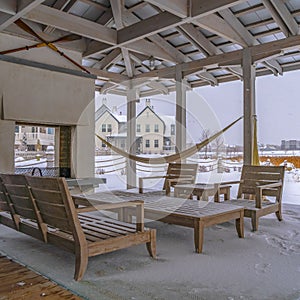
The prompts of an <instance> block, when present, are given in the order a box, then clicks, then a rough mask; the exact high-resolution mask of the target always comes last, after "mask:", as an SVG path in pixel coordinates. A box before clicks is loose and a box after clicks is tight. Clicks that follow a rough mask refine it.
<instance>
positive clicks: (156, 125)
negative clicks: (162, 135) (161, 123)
mask: <svg viewBox="0 0 300 300" xmlns="http://www.w3.org/2000/svg"><path fill="white" fill-rule="evenodd" d="M154 132H159V127H158V124H155V125H154Z"/></svg>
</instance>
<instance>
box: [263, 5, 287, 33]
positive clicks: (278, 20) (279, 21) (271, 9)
mask: <svg viewBox="0 0 300 300" xmlns="http://www.w3.org/2000/svg"><path fill="white" fill-rule="evenodd" d="M261 1H262V3H263V4H264V6H265V7H266V8H267V9H268V10H269V12H270V14H271V16H272V18H273V19H274V21H275V22H276V24H277V25H278V27H279V28H280V30H281V31H282V32H283V34H284V35H285V36H286V37H288V36H289V30H288V28H287V26H286V24H285V23H284V22H283V20H282V19H281V17H280V15H279V14H278V12H277V10H276V9H275V7H274V6H273V5H272V3H271V2H270V1H269V0H261Z"/></svg>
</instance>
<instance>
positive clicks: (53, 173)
mask: <svg viewBox="0 0 300 300" xmlns="http://www.w3.org/2000/svg"><path fill="white" fill-rule="evenodd" d="M15 174H26V175H37V176H45V177H59V176H60V168H59V167H49V168H47V167H46V168H38V167H29V168H27V167H26V168H15Z"/></svg>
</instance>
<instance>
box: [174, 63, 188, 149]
mask: <svg viewBox="0 0 300 300" xmlns="http://www.w3.org/2000/svg"><path fill="white" fill-rule="evenodd" d="M175 80H176V127H175V128H176V151H177V152H180V151H182V150H184V149H185V148H186V85H185V84H184V79H183V74H182V70H181V68H180V67H179V66H176V74H175Z"/></svg>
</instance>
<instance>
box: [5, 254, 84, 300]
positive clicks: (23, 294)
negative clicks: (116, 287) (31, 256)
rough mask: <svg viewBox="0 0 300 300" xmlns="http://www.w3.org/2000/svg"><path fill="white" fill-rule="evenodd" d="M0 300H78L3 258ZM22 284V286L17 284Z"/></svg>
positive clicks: (43, 278) (45, 279)
mask: <svg viewBox="0 0 300 300" xmlns="http://www.w3.org/2000/svg"><path fill="white" fill-rule="evenodd" d="M0 280H1V285H0V299H2V300H6V299H7V300H8V299H9V300H19V299H40V298H43V297H42V296H41V295H42V294H45V297H44V298H47V299H51V300H60V299H61V300H63V299H68V300H79V299H81V298H80V297H78V296H75V295H73V294H72V293H71V292H70V291H67V290H65V289H63V288H62V287H60V286H58V285H57V284H55V283H53V282H51V281H49V280H48V279H47V278H45V277H43V276H41V275H38V274H36V273H34V272H33V271H31V270H28V269H27V268H26V267H24V266H21V265H19V264H17V263H15V262H13V261H11V260H9V259H7V258H5V257H3V256H2V257H0ZM21 282H22V283H24V284H23V285H21V284H19V283H21Z"/></svg>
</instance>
